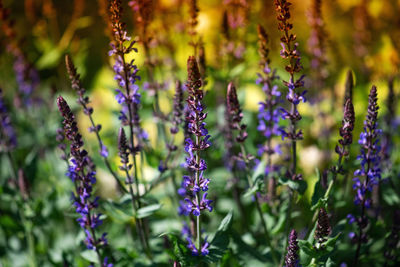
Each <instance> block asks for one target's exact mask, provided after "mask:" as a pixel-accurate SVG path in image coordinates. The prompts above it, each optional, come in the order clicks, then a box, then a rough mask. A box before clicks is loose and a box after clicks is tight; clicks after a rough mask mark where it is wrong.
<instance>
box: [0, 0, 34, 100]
mask: <svg viewBox="0 0 400 267" xmlns="http://www.w3.org/2000/svg"><path fill="white" fill-rule="evenodd" d="M0 20H1V21H2V30H3V32H4V34H5V35H6V36H7V38H8V42H7V50H8V52H10V54H12V55H13V57H14V65H13V69H14V73H15V78H16V81H17V84H18V89H19V91H18V97H19V99H18V100H19V101H20V100H22V102H23V103H17V104H18V105H21V106H23V107H24V106H30V105H32V94H33V92H34V91H35V89H36V88H37V87H38V85H39V82H40V79H39V74H38V72H37V70H36V69H35V67H34V66H33V64H32V63H30V62H29V60H28V59H27V57H26V55H25V53H24V52H23V51H22V49H21V47H20V45H21V44H20V43H21V42H20V41H19V40H18V38H17V33H16V30H15V27H14V24H15V23H14V21H13V20H12V19H11V18H10V10H9V9H7V8H5V7H4V6H3V3H2V2H1V1H0ZM22 104H23V105H22Z"/></svg>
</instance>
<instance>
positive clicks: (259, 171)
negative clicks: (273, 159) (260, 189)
mask: <svg viewBox="0 0 400 267" xmlns="http://www.w3.org/2000/svg"><path fill="white" fill-rule="evenodd" d="M266 165H267V163H266V162H265V161H261V162H260V163H259V164H258V165H257V168H256V169H255V170H254V172H253V175H252V176H251V180H252V181H253V183H254V184H256V182H257V181H258V180H262V179H263V177H264V175H265V166H266Z"/></svg>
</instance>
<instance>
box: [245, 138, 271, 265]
mask: <svg viewBox="0 0 400 267" xmlns="http://www.w3.org/2000/svg"><path fill="white" fill-rule="evenodd" d="M240 149H241V151H242V156H243V159H244V163H245V165H246V177H247V181H248V182H249V186H250V187H252V186H253V181H252V180H251V177H250V175H249V173H250V170H249V166H248V163H249V162H248V160H247V153H246V149H245V147H244V144H243V143H240ZM255 198H256V199H255V204H256V209H257V213H258V215H259V217H260V220H261V225H262V227H263V230H264V236H265V240H266V241H267V244H268V246H269V247H270V249H271V256H272V259H273V261H274V263H275V264H278V258H277V256H276V255H275V250H274V249H273V246H272V242H271V237H270V236H269V233H268V228H267V224H266V222H265V219H264V216H263V212H262V210H261V206H260V202H259V201H258V196H257V195H255Z"/></svg>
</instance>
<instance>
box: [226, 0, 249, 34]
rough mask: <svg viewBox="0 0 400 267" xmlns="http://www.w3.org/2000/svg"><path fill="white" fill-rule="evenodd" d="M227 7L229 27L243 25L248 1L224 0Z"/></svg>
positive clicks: (234, 27) (233, 27)
mask: <svg viewBox="0 0 400 267" xmlns="http://www.w3.org/2000/svg"><path fill="white" fill-rule="evenodd" d="M224 5H225V6H226V7H227V10H228V12H227V14H226V15H227V22H228V25H229V27H230V28H231V29H236V28H240V27H243V26H245V23H246V19H247V12H248V7H249V3H247V0H224Z"/></svg>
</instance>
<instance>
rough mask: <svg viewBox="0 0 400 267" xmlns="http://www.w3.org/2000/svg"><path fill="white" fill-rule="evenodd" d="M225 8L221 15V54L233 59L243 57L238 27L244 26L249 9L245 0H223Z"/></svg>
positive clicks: (242, 43) (242, 46)
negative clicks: (222, 37)
mask: <svg viewBox="0 0 400 267" xmlns="http://www.w3.org/2000/svg"><path fill="white" fill-rule="evenodd" d="M224 5H225V6H226V10H225V11H224V14H223V17H222V34H223V36H224V43H223V45H222V49H221V54H222V55H223V56H225V55H228V56H229V57H232V58H233V59H237V60H241V59H243V54H244V52H245V50H246V46H245V43H244V42H243V40H242V39H241V38H240V37H239V29H240V28H244V26H245V24H246V19H247V15H248V10H249V8H248V7H249V4H248V3H247V0H224Z"/></svg>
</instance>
